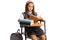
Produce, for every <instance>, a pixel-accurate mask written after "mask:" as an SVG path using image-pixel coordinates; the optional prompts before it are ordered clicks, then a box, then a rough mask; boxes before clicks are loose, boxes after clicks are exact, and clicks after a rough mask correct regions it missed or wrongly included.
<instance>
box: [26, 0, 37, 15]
mask: <svg viewBox="0 0 60 40" xmlns="http://www.w3.org/2000/svg"><path fill="white" fill-rule="evenodd" d="M30 3H32V4H33V10H32V14H33V15H36V13H35V10H34V3H33V2H32V1H30V2H27V3H26V5H25V13H27V12H28V5H29V4H30Z"/></svg>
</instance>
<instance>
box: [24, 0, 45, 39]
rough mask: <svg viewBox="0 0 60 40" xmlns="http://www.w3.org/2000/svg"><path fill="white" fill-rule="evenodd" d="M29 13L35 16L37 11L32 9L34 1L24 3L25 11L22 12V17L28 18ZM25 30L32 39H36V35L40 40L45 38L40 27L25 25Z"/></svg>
mask: <svg viewBox="0 0 60 40" xmlns="http://www.w3.org/2000/svg"><path fill="white" fill-rule="evenodd" d="M31 15H34V16H37V13H36V12H35V11H34V3H33V2H31V1H29V2H27V3H26V5H25V12H23V16H24V19H29V17H30V16H31ZM25 31H26V33H27V35H28V37H30V38H31V39H32V40H36V38H37V37H39V38H40V40H45V35H44V32H43V30H42V29H41V28H40V27H25Z"/></svg>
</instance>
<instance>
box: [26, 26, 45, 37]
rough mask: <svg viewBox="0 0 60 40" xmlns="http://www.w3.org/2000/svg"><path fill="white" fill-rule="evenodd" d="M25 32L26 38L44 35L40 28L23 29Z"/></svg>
mask: <svg viewBox="0 0 60 40" xmlns="http://www.w3.org/2000/svg"><path fill="white" fill-rule="evenodd" d="M25 32H26V33H27V36H28V37H30V36H31V35H36V36H37V37H39V36H41V35H44V34H45V33H44V31H43V30H42V29H41V28H40V27H25Z"/></svg>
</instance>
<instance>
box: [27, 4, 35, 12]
mask: <svg viewBox="0 0 60 40" xmlns="http://www.w3.org/2000/svg"><path fill="white" fill-rule="evenodd" d="M33 6H34V5H33V3H29V5H28V11H32V10H33Z"/></svg>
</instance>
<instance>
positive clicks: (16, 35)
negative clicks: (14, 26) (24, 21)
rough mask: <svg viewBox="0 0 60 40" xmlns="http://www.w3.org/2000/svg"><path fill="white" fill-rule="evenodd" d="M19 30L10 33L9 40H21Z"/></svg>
mask: <svg viewBox="0 0 60 40" xmlns="http://www.w3.org/2000/svg"><path fill="white" fill-rule="evenodd" d="M19 31H20V30H19V29H18V31H17V32H16V33H12V34H11V36H10V40H23V37H22V34H20V33H19Z"/></svg>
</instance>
